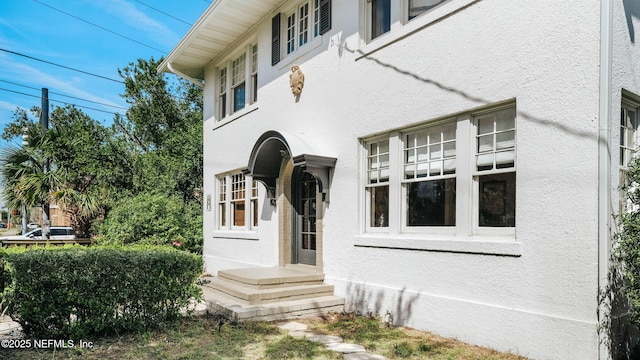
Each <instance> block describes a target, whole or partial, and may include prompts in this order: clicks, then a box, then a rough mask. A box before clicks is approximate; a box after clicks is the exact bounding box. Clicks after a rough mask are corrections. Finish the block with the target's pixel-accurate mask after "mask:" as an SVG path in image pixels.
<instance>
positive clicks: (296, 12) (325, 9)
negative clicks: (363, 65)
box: [271, 0, 331, 65]
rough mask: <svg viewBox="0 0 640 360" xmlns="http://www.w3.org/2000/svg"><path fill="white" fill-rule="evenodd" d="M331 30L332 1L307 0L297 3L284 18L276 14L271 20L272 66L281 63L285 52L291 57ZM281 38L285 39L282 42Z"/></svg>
mask: <svg viewBox="0 0 640 360" xmlns="http://www.w3.org/2000/svg"><path fill="white" fill-rule="evenodd" d="M281 18H283V19H282V21H281ZM281 22H284V24H281ZM281 26H283V27H284V28H281ZM329 30H331V0H305V1H302V2H299V3H297V5H296V6H295V7H294V8H292V9H291V10H290V11H289V12H287V13H285V14H284V16H281V14H276V15H275V16H274V17H273V18H272V19H271V65H276V64H277V63H279V62H280V60H281V52H283V51H284V54H285V56H286V55H289V54H291V53H293V52H294V51H296V50H298V49H299V48H303V47H304V46H305V45H306V44H307V43H309V42H310V41H311V39H312V38H313V37H317V36H320V35H323V34H324V33H326V32H327V31H329ZM281 36H284V39H282V40H281V39H280V37H281ZM281 44H284V49H281Z"/></svg>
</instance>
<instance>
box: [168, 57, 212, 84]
mask: <svg viewBox="0 0 640 360" xmlns="http://www.w3.org/2000/svg"><path fill="white" fill-rule="evenodd" d="M167 68H168V69H169V71H171V72H172V73H174V74H176V75H178V76H180V77H181V78H183V79H185V80H187V81H189V82H190V83H192V84H194V85H196V86H198V87H200V88H204V84H203V83H202V81H200V80H198V79H194V78H192V77H191V76H189V75H187V74H185V73H183V72H182V71H179V70H176V69H174V68H173V66H171V63H170V62H167Z"/></svg>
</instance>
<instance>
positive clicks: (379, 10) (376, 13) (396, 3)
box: [361, 0, 450, 42]
mask: <svg viewBox="0 0 640 360" xmlns="http://www.w3.org/2000/svg"><path fill="white" fill-rule="evenodd" d="M361 1H362V4H363V6H362V7H361V9H363V11H364V16H363V17H362V19H364V22H365V23H364V24H363V25H362V26H363V27H362V28H361V29H362V31H365V32H366V34H363V37H364V38H365V39H366V42H369V41H372V40H374V39H376V38H377V37H379V36H380V35H383V34H385V33H387V32H389V31H391V28H392V24H396V23H398V24H400V26H402V25H403V24H406V23H408V22H410V21H412V20H413V19H415V18H417V17H419V16H421V15H422V14H425V13H428V12H430V11H431V10H433V9H435V8H436V7H438V6H440V5H442V4H444V3H446V2H448V1H450V0H361Z"/></svg>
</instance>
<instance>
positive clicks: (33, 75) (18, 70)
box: [0, 54, 124, 113]
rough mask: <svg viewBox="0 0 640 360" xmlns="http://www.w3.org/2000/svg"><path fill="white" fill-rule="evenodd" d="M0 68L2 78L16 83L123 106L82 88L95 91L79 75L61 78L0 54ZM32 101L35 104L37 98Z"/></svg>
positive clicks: (66, 99)
mask: <svg viewBox="0 0 640 360" xmlns="http://www.w3.org/2000/svg"><path fill="white" fill-rule="evenodd" d="M0 68H1V69H2V71H1V72H0V77H1V78H3V80H7V81H12V82H15V83H17V84H25V85H27V84H28V85H29V86H33V87H38V86H44V87H47V88H48V89H50V90H49V91H50V92H58V93H64V94H66V95H71V96H74V97H77V98H81V99H86V100H91V101H95V102H100V103H103V104H108V105H114V106H124V105H122V103H116V102H114V101H112V100H109V99H106V98H103V97H100V96H96V95H94V94H93V93H91V92H89V91H86V90H84V89H86V88H89V89H90V90H93V91H95V88H93V89H92V88H91V87H92V86H93V84H87V83H86V82H85V81H84V80H83V79H82V78H80V77H68V76H65V77H64V78H62V77H59V76H56V75H55V74H49V73H46V72H43V71H41V70H39V69H36V68H34V67H31V66H29V65H26V64H23V63H19V62H14V61H11V60H9V58H8V57H6V56H2V55H1V54H0ZM38 84H40V85H38ZM16 91H20V92H24V93H29V94H33V93H34V90H33V89H27V88H16ZM51 97H52V98H53V97H54V96H51ZM55 97H56V98H58V99H59V100H61V101H65V102H68V103H79V102H80V103H82V102H81V101H78V100H76V99H70V98H64V97H61V96H55ZM32 102H33V103H34V104H36V103H37V100H36V101H32ZM4 103H5V104H0V107H1V108H3V109H6V107H5V105H6V104H9V103H7V102H6V101H4ZM9 105H12V108H11V109H9V110H12V111H13V110H15V108H16V106H17V105H15V104H9ZM57 105H60V106H63V105H62V104H60V103H58V104H57ZM87 106H90V107H92V108H102V109H104V110H105V111H110V112H121V113H122V112H124V110H122V109H115V108H110V107H104V106H101V105H99V104H87Z"/></svg>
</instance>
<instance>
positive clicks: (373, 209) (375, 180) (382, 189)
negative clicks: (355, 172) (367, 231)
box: [366, 139, 389, 228]
mask: <svg viewBox="0 0 640 360" xmlns="http://www.w3.org/2000/svg"><path fill="white" fill-rule="evenodd" d="M368 150H369V152H368V155H367V185H366V191H367V208H369V212H368V213H369V216H368V217H367V225H368V227H372V228H379V227H388V226H389V222H388V219H389V140H388V139H383V140H379V141H375V142H370V143H369V144H368Z"/></svg>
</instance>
